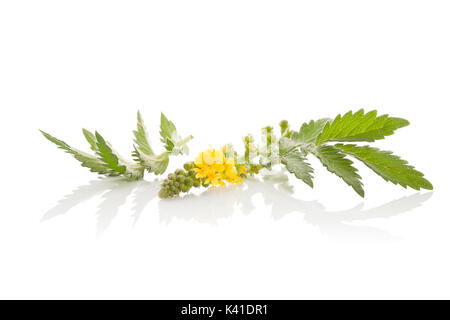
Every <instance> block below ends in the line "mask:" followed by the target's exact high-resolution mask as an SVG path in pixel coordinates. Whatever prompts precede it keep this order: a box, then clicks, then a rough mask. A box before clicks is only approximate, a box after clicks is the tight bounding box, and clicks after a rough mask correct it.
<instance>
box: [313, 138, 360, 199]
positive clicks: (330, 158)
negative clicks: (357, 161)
mask: <svg viewBox="0 0 450 320" xmlns="http://www.w3.org/2000/svg"><path fill="white" fill-rule="evenodd" d="M313 153H314V155H315V156H317V157H318V158H319V160H320V162H322V164H323V165H324V166H325V167H326V168H327V169H328V171H330V172H332V173H334V174H336V175H337V176H339V177H340V178H342V179H343V180H344V181H345V183H347V184H348V185H349V186H351V187H352V188H353V190H355V191H356V193H358V194H359V195H360V196H361V197H364V189H363V184H362V182H361V177H360V175H359V174H358V173H357V172H358V169H356V168H355V167H353V166H352V164H353V162H352V161H351V160H350V159H347V158H345V154H344V153H342V152H341V151H340V150H339V149H337V148H335V147H332V146H323V145H322V146H318V147H317V148H316V149H315V150H314V151H313Z"/></svg>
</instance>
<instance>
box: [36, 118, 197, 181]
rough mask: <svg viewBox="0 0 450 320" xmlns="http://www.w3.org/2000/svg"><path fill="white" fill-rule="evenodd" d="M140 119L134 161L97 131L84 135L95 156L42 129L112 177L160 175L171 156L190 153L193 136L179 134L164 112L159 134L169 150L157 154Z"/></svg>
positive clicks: (86, 164)
mask: <svg viewBox="0 0 450 320" xmlns="http://www.w3.org/2000/svg"><path fill="white" fill-rule="evenodd" d="M137 118H138V122H137V130H136V131H133V133H134V136H135V140H134V142H135V145H134V151H133V158H134V160H135V162H130V161H127V160H125V159H124V158H122V157H121V156H120V155H119V154H118V153H117V152H116V151H114V150H113V149H112V147H111V145H110V144H109V143H108V142H107V141H105V139H104V138H103V137H102V136H101V135H100V133H98V132H95V134H93V133H92V132H90V131H88V130H86V129H83V134H84V137H85V138H86V140H87V142H88V143H89V145H90V147H91V149H92V151H93V152H94V153H95V155H91V154H89V153H86V152H83V151H80V150H77V149H75V148H72V147H71V146H69V145H68V144H67V143H65V142H64V141H61V140H59V139H57V138H55V137H53V136H51V135H50V134H48V133H46V132H44V131H41V132H42V134H43V135H44V136H45V137H46V138H47V139H48V140H50V141H51V142H53V143H54V144H56V145H57V146H58V147H59V148H60V149H63V150H64V151H66V152H67V153H70V154H72V155H73V156H74V157H75V159H77V160H78V161H80V162H81V165H82V166H83V167H87V168H89V169H90V170H91V171H92V172H97V173H99V174H103V175H107V176H111V177H114V176H125V177H128V178H131V179H141V178H143V176H144V170H147V171H148V172H153V173H154V174H157V175H158V174H162V173H164V171H166V169H167V166H168V164H169V155H178V154H187V153H188V152H189V149H188V148H187V146H186V144H187V142H188V141H189V140H191V139H192V136H188V137H186V138H184V139H182V138H181V137H180V136H179V135H178V133H177V129H176V127H175V125H174V124H173V123H172V122H171V121H169V120H168V119H167V118H166V116H165V115H164V114H163V113H161V126H160V135H161V142H163V143H164V147H165V149H166V151H164V152H162V153H160V154H155V153H154V152H153V149H152V148H151V146H150V143H149V140H148V136H147V131H146V129H145V126H144V122H143V120H142V117H141V114H140V113H139V112H138V115H137Z"/></svg>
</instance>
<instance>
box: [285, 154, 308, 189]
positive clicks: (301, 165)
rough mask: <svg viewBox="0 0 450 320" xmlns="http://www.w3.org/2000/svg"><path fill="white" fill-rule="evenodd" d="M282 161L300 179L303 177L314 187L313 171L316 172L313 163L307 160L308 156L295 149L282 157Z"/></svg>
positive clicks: (305, 181) (303, 179) (304, 180)
mask: <svg viewBox="0 0 450 320" xmlns="http://www.w3.org/2000/svg"><path fill="white" fill-rule="evenodd" d="M281 163H282V164H284V165H285V166H286V169H287V170H288V171H289V172H290V173H293V174H294V175H295V176H296V177H297V178H298V179H301V180H302V181H303V182H304V183H306V184H307V185H308V186H310V187H311V188H312V187H313V181H312V178H313V176H312V173H313V172H314V170H313V168H311V165H310V164H309V163H308V162H306V158H305V157H304V156H303V155H302V154H301V153H300V152H298V151H296V150H294V151H292V152H289V153H287V154H285V155H284V156H282V157H281Z"/></svg>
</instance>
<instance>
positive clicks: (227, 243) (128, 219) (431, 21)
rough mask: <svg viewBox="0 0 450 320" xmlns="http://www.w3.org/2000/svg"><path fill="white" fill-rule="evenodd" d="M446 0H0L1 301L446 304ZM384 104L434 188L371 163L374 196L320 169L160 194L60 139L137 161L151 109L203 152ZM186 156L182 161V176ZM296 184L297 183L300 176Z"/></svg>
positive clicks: (148, 182) (449, 26)
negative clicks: (103, 142) (108, 174)
mask: <svg viewBox="0 0 450 320" xmlns="http://www.w3.org/2000/svg"><path fill="white" fill-rule="evenodd" d="M449 16H450V7H449V2H448V1H430V0H427V1H411V0H409V1H393V0H389V1H243V0H239V1H153V2H151V1H92V0H89V1H28V2H27V1H18V0H16V1H1V2H0V106H1V117H0V121H1V125H0V130H1V147H2V154H1V160H0V161H1V168H2V176H1V201H0V210H1V212H0V298H208V299H212V298H236V299H240V298H254V299H259V298H261V299H262V298H267V299H272V298H275V299H278V298H289V299H291V298H296V299H299V298H450V287H449V286H450V275H449V270H450V257H449V244H450V212H449V209H448V200H449V187H448V185H449V178H450V177H449V174H448V167H449V164H448V161H449V152H448V148H449V146H448V135H449V134H448V132H449V128H448V115H449V112H448V108H449V104H450V95H449V92H450V91H449V88H450V41H449V39H450V19H449ZM362 107H364V108H365V109H366V110H371V109H378V110H379V111H380V113H389V114H391V115H393V116H399V117H404V118H407V119H408V120H410V122H411V125H410V126H409V127H407V128H404V129H401V130H399V131H397V133H396V134H395V135H394V136H392V137H389V138H388V139H386V140H383V141H380V142H378V143H377V145H378V146H379V147H381V148H385V149H388V150H394V151H395V153H397V154H399V155H401V156H402V157H404V158H405V159H407V160H409V161H410V162H411V163H412V164H413V165H415V166H416V167H417V168H418V169H419V170H421V171H423V172H424V173H425V174H426V177H427V178H428V179H429V180H430V181H431V182H432V183H433V184H434V186H435V190H434V191H433V192H427V191H422V192H416V191H414V190H411V189H407V190H405V189H403V188H401V187H399V186H394V185H392V184H388V183H386V182H384V181H383V180H382V179H381V178H379V177H378V176H376V175H375V174H373V173H372V172H370V171H369V170H368V169H366V168H365V167H363V166H362V165H360V164H359V163H358V164H357V167H358V168H359V169H360V173H361V175H362V176H363V181H364V184H365V190H366V198H364V199H362V198H360V197H359V196H358V195H357V194H356V193H354V192H353V191H352V190H351V188H349V187H348V186H347V185H345V183H343V182H342V181H340V180H339V178H337V177H335V176H333V175H331V174H330V173H328V172H327V171H326V170H325V169H324V168H323V167H321V165H320V163H318V161H317V160H315V159H311V162H312V164H313V166H314V167H315V168H316V172H315V187H314V189H310V188H309V187H308V186H306V185H305V184H303V183H301V182H300V181H296V180H295V179H292V177H291V178H289V180H288V181H287V182H286V181H284V180H283V179H284V178H283V176H282V175H281V176H276V175H275V176H273V177H270V178H269V179H268V181H266V182H265V183H262V182H258V181H248V183H246V184H244V185H241V186H236V187H234V188H224V189H220V190H215V191H212V192H206V193H204V194H202V195H201V196H196V195H194V196H191V197H187V198H185V199H177V200H170V201H160V200H159V199H157V198H155V195H156V193H157V188H158V181H157V180H155V177H154V176H152V175H147V176H146V178H145V181H140V182H135V183H124V182H121V181H114V180H100V179H98V177H97V176H96V175H95V174H93V173H90V172H89V171H88V170H87V169H85V168H82V167H81V166H79V164H78V163H77V162H76V161H75V160H74V159H72V158H71V157H70V156H69V155H67V154H64V153H63V152H61V151H60V150H57V149H56V147H55V146H54V145H52V144H50V143H49V142H48V141H46V140H45V139H44V138H43V137H42V136H41V135H40V133H39V132H38V129H39V128H41V129H43V130H46V131H48V132H50V133H52V134H54V135H55V136H57V137H59V138H61V139H63V140H65V141H66V142H68V143H70V144H72V145H73V146H76V147H78V148H81V149H84V150H88V148H87V145H86V143H85V142H84V141H83V137H82V134H81V128H82V127H85V128H88V129H91V130H96V129H97V130H99V131H100V132H101V133H102V134H103V135H104V136H105V137H106V138H107V139H108V140H109V141H110V142H111V143H112V144H113V146H114V147H115V148H116V149H117V150H120V151H121V153H122V154H123V155H129V154H130V152H131V150H132V144H131V141H132V130H133V129H134V128H135V118H136V111H137V110H138V109H140V110H141V112H142V114H143V117H144V120H145V121H146V124H147V127H148V130H149V132H150V133H151V141H152V143H153V145H154V148H155V149H158V148H160V147H161V145H160V143H159V137H158V125H159V114H160V112H161V111H163V112H164V113H165V114H166V115H167V116H168V117H169V119H171V120H172V121H173V122H174V123H175V124H176V125H177V127H178V129H179V131H180V132H181V134H186V135H187V134H193V135H194V136H195V139H194V140H193V141H192V142H191V144H190V146H191V158H192V157H194V156H195V154H196V153H197V152H199V151H201V150H203V149H205V148H207V147H208V146H210V145H211V146H213V147H220V146H222V145H223V144H224V143H227V142H232V143H234V144H235V145H236V147H237V148H238V149H239V150H241V151H242V145H241V139H242V138H241V137H242V136H244V135H245V134H247V133H249V132H251V133H254V134H258V133H259V129H260V128H261V127H263V126H266V125H269V124H271V125H277V123H278V122H279V121H280V120H281V119H288V120H290V122H291V123H292V125H293V126H294V127H295V128H298V127H299V126H300V125H301V123H302V122H304V121H309V120H310V119H317V118H321V117H334V116H335V115H337V114H338V113H342V112H346V111H348V110H355V111H356V110H358V109H359V108H362ZM186 159H189V157H185V158H178V159H175V161H172V162H171V164H170V167H169V170H170V171H172V170H174V169H176V168H177V167H179V166H180V165H181V164H182V163H183V162H184V161H185V160H186ZM288 183H289V184H290V185H291V187H288V186H287V184H288Z"/></svg>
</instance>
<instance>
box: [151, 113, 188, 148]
mask: <svg viewBox="0 0 450 320" xmlns="http://www.w3.org/2000/svg"><path fill="white" fill-rule="evenodd" d="M159 134H160V135H161V142H162V143H164V147H165V148H166V150H167V151H169V152H170V153H171V154H188V153H189V148H188V147H187V145H186V143H187V142H188V141H190V140H191V139H192V138H193V137H192V136H188V137H186V138H184V139H182V138H181V137H180V136H179V135H178V133H177V129H176V127H175V125H174V124H173V122H172V121H170V120H169V119H167V117H166V116H165V115H164V113H162V112H161V126H160V131H159Z"/></svg>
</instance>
